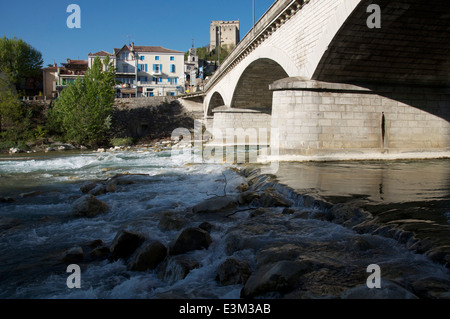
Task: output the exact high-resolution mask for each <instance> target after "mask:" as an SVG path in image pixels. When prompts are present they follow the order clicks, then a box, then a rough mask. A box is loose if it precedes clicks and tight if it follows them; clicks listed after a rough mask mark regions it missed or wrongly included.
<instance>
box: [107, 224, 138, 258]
mask: <svg viewBox="0 0 450 319" xmlns="http://www.w3.org/2000/svg"><path fill="white" fill-rule="evenodd" d="M144 240H145V237H144V235H142V234H139V233H134V232H129V231H126V230H121V231H119V232H118V233H117V234H116V237H114V240H113V242H112V244H111V246H110V251H111V253H112V255H113V256H114V257H116V258H128V257H129V256H130V255H131V254H132V253H133V252H134V251H135V250H136V249H137V248H138V247H139V246H140V245H141V244H142V243H143V242H144Z"/></svg>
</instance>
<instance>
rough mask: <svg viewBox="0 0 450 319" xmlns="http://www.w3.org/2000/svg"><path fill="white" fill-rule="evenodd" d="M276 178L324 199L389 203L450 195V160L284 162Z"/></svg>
mask: <svg viewBox="0 0 450 319" xmlns="http://www.w3.org/2000/svg"><path fill="white" fill-rule="evenodd" d="M276 177H277V179H278V180H279V181H280V182H281V183H283V184H287V185H288V186H290V187H292V188H294V189H295V190H297V191H299V192H300V193H303V194H310V195H316V196H319V197H322V198H331V197H333V198H335V197H344V198H345V197H348V198H365V199H366V200H367V201H370V202H382V203H385V204H386V203H402V202H416V201H430V200H437V199H443V200H445V199H449V198H450V160H426V161H425V160H424V161H389V162H364V161H363V162H360V161H358V162H322V163H317V162H306V163H280V168H279V170H278V172H277V174H276ZM449 209H450V208H449Z"/></svg>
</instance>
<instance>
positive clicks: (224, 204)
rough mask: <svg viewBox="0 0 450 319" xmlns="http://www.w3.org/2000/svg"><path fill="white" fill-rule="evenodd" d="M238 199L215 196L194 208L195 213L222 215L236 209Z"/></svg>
mask: <svg viewBox="0 0 450 319" xmlns="http://www.w3.org/2000/svg"><path fill="white" fill-rule="evenodd" d="M236 206H237V205H236V199H235V198H233V197H228V196H214V197H211V198H208V199H206V200H204V201H203V202H201V203H199V204H197V205H195V206H194V207H193V208H192V212H193V213H197V214H202V213H221V212H227V211H230V210H232V209H234V208H236Z"/></svg>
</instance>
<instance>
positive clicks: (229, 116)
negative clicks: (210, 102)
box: [211, 107, 270, 145]
mask: <svg viewBox="0 0 450 319" xmlns="http://www.w3.org/2000/svg"><path fill="white" fill-rule="evenodd" d="M212 128H213V131H212V132H211V133H212V134H213V136H214V141H213V142H214V143H215V144H233V143H235V144H242V143H245V144H247V145H255V144H257V145H267V143H269V142H270V114H267V113H262V112H258V111H255V110H247V109H233V108H227V107H223V108H216V109H215V110H214V119H213V125H212ZM246 136H247V137H246Z"/></svg>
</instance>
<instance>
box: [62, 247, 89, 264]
mask: <svg viewBox="0 0 450 319" xmlns="http://www.w3.org/2000/svg"><path fill="white" fill-rule="evenodd" d="M83 258H84V251H83V248H81V247H73V248H70V249H69V250H67V251H66V252H65V253H64V255H63V257H62V261H63V262H67V263H77V262H80V261H82V260H83Z"/></svg>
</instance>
